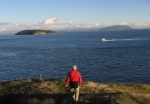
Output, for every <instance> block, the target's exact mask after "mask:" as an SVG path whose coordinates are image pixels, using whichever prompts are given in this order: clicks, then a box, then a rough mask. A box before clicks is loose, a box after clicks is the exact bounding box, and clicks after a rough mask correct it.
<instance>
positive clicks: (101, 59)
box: [0, 31, 150, 83]
mask: <svg viewBox="0 0 150 104" xmlns="http://www.w3.org/2000/svg"><path fill="white" fill-rule="evenodd" d="M102 38H106V39H107V41H106V42H102V41H101V39H102ZM73 64H76V65H77V66H78V70H79V71H80V72H81V73H82V77H83V79H84V80H90V81H96V82H101V83H109V82H112V83H113V82H115V83H120V82H122V83H127V82H128V83H150V31H138V32H135V31H130V32H129V31H128V32H127V31H126V32H74V33H72V32H70V33H57V34H54V35H39V36H35V35H34V36H33V35H32V36H14V35H0V81H7V80H13V79H18V78H19V79H20V78H21V79H28V78H39V74H40V73H41V74H42V76H43V78H61V77H66V75H67V73H68V72H69V71H70V70H71V66H72V65H73Z"/></svg>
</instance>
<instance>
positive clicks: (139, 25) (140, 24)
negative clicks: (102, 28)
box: [133, 22, 150, 28]
mask: <svg viewBox="0 0 150 104" xmlns="http://www.w3.org/2000/svg"><path fill="white" fill-rule="evenodd" d="M133 26H134V27H135V28H150V22H137V23H135V24H133Z"/></svg>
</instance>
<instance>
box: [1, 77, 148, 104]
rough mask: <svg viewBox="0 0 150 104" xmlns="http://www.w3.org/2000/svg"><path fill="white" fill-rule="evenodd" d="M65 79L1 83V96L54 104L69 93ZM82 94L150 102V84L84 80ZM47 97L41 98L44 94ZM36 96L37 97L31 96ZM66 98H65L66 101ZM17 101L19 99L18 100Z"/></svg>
mask: <svg viewBox="0 0 150 104" xmlns="http://www.w3.org/2000/svg"><path fill="white" fill-rule="evenodd" d="M64 86H65V79H64V78H60V79H52V80H40V79H32V80H14V81H9V82H2V83H0V96H1V97H3V96H7V95H14V94H15V95H26V96H27V97H23V98H20V99H19V101H20V102H21V101H26V103H27V104H28V103H29V102H30V103H33V104H40V103H43V102H45V103H44V104H48V102H51V103H52V104H53V103H54V102H56V99H55V100H54V99H53V98H54V97H51V96H55V97H56V98H57V96H59V95H60V96H63V95H64V97H65V96H66V94H68V92H67V90H66V89H65V87H64ZM80 94H81V95H83V96H81V97H83V98H84V99H86V95H90V97H93V96H94V99H95V100H93V101H95V102H100V100H104V101H105V100H109V101H111V100H113V101H115V102H116V103H118V104H150V85H146V84H113V83H108V84H100V83H96V82H89V81H86V82H83V85H82V86H81V90H80ZM41 95H43V96H48V95H49V96H48V97H47V98H42V99H39V98H41V97H43V96H41ZM31 96H35V97H31ZM65 100H66V99H65V98H64V101H65ZM16 102H17V101H16Z"/></svg>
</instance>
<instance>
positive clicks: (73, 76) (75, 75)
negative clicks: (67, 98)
mask: <svg viewBox="0 0 150 104" xmlns="http://www.w3.org/2000/svg"><path fill="white" fill-rule="evenodd" d="M70 81H78V82H79V85H81V84H82V77H81V74H80V72H79V71H77V70H72V71H71V72H70V73H69V74H68V76H67V79H66V85H68V84H69V82H70Z"/></svg>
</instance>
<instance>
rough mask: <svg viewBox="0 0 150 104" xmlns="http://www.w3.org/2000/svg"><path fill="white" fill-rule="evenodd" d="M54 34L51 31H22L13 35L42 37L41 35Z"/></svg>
mask: <svg viewBox="0 0 150 104" xmlns="http://www.w3.org/2000/svg"><path fill="white" fill-rule="evenodd" d="M53 33H56V32H54V31H51V30H22V31H19V32H18V33H16V34H15V35H42V34H53Z"/></svg>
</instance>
